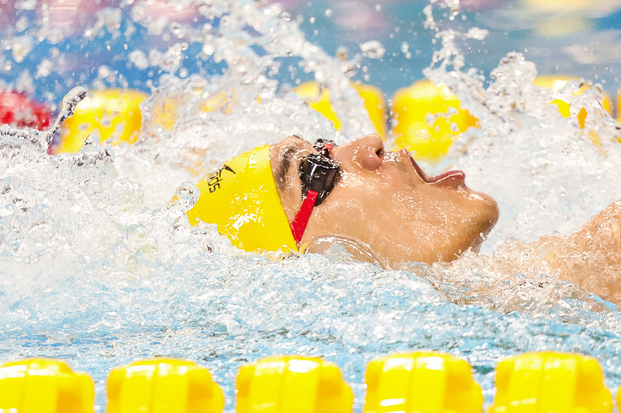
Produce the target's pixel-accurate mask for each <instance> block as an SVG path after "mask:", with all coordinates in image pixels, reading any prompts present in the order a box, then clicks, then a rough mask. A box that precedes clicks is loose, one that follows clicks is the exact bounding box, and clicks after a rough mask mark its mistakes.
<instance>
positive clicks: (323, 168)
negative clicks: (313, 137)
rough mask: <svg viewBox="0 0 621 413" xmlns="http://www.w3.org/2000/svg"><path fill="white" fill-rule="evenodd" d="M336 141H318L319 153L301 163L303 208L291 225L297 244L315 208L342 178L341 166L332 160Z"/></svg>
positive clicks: (316, 146)
mask: <svg viewBox="0 0 621 413" xmlns="http://www.w3.org/2000/svg"><path fill="white" fill-rule="evenodd" d="M335 146H336V144H335V143H334V141H331V140H328V139H318V140H317V142H315V144H314V145H313V147H314V148H315V149H316V150H317V151H319V153H313V154H310V155H308V156H305V157H304V158H303V159H302V162H301V163H300V169H299V171H298V172H299V174H300V181H301V182H302V200H303V201H302V206H301V207H300V210H299V211H298V213H297V215H296V216H295V219H294V220H293V222H292V223H291V232H292V233H293V238H294V239H295V242H296V244H299V243H300V241H301V240H302V235H304V231H305V230H306V225H307V224H308V220H309V219H310V216H311V213H312V212H313V208H315V207H316V206H317V205H320V204H321V203H322V202H323V201H325V199H326V198H327V197H328V195H329V194H330V192H331V191H332V190H333V189H334V186H335V185H336V184H337V182H338V181H339V178H340V177H341V174H340V167H339V164H338V163H336V162H335V161H334V160H333V159H332V149H333V148H334V147H335Z"/></svg>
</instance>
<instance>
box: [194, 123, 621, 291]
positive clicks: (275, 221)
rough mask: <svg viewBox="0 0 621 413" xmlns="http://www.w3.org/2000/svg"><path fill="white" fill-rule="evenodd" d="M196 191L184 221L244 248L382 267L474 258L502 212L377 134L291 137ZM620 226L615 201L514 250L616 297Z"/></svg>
mask: <svg viewBox="0 0 621 413" xmlns="http://www.w3.org/2000/svg"><path fill="white" fill-rule="evenodd" d="M198 187H199V189H200V190H201V197H200V199H199V200H198V202H197V203H196V205H195V206H194V207H193V208H192V209H191V210H190V211H188V217H189V219H190V222H191V223H192V224H196V223H197V222H198V220H202V221H205V222H208V223H215V224H217V225H218V229H219V231H220V232H221V233H222V234H224V235H227V236H228V237H229V238H230V239H231V241H232V243H233V245H236V246H238V247H240V248H242V249H245V250H247V251H281V252H289V251H300V252H309V251H310V252H319V251H321V248H322V247H321V246H322V245H323V244H331V243H337V244H341V245H343V246H344V247H345V248H346V249H347V250H348V251H350V252H352V251H353V255H354V256H355V257H356V258H360V259H367V260H369V261H375V262H376V263H378V264H380V265H382V266H384V267H388V268H400V267H402V266H403V265H404V264H406V263H408V262H422V263H427V264H433V263H435V262H450V261H453V260H455V259H456V258H458V257H459V256H460V255H461V254H463V253H464V252H465V251H468V250H472V251H474V252H478V250H479V247H480V245H481V243H482V242H483V240H484V239H485V237H486V235H487V234H488V233H489V231H490V230H491V229H492V228H493V226H494V225H495V224H496V221H497V220H498V213H499V212H498V206H497V204H496V202H495V201H494V199H492V198H491V197H490V196H488V195H485V194H483V193H480V192H476V191H473V190H471V189H470V188H468V187H467V186H466V184H465V174H464V173H463V172H461V171H450V172H446V173H444V174H441V175H439V176H430V175H427V174H426V173H425V172H424V171H423V170H422V169H421V168H420V167H419V166H418V165H417V164H416V162H415V161H414V159H412V157H411V156H410V155H409V153H408V152H407V151H405V150H401V151H399V152H386V151H385V150H384V145H383V142H382V139H381V138H380V137H379V136H377V135H375V134H369V135H366V136H364V137H362V138H360V139H358V140H356V141H353V142H350V143H348V144H345V145H341V146H336V145H334V143H332V142H330V141H318V142H317V143H316V144H315V145H312V144H310V143H308V142H306V141H305V140H303V139H301V138H299V137H296V136H291V137H288V138H286V139H284V140H282V141H281V142H280V143H278V144H275V145H272V146H265V147H259V148H256V149H255V150H253V151H250V152H248V153H246V154H243V155H240V156H239V157H237V158H234V159H232V160H231V161H229V162H227V163H226V164H225V165H224V166H223V167H222V168H221V169H220V170H218V171H217V172H216V173H215V174H212V175H210V176H209V177H207V178H205V179H204V180H203V181H201V182H200V183H199V184H198ZM620 224H621V203H615V204H613V205H611V206H610V207H608V208H607V209H606V210H605V211H603V212H602V213H600V214H599V215H597V216H595V217H594V218H593V219H592V220H591V221H590V222H589V223H587V225H585V227H583V228H582V229H580V230H578V231H576V232H575V233H574V234H572V235H571V236H569V237H560V236H554V237H544V238H541V239H540V240H539V241H537V242H534V243H530V244H526V243H523V244H520V248H522V249H524V250H527V251H530V252H531V254H527V255H528V256H529V257H531V259H532V260H539V261H541V262H542V263H544V264H545V265H547V266H548V268H549V269H550V270H551V272H554V273H556V274H557V275H558V276H559V277H560V278H561V279H565V280H570V281H574V282H577V283H578V284H579V285H581V286H582V287H583V288H586V289H588V290H589V291H591V292H594V293H596V294H599V295H601V296H603V297H604V298H607V299H610V300H614V301H621V287H617V285H621V284H620V283H619V282H618V281H617V275H616V274H620V273H621V254H619V252H621V229H620ZM369 258H370V259H369ZM593 279H595V280H596V281H593Z"/></svg>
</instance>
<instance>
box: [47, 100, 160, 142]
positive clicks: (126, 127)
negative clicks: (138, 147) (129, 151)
mask: <svg viewBox="0 0 621 413" xmlns="http://www.w3.org/2000/svg"><path fill="white" fill-rule="evenodd" d="M147 96H148V95H147V94H146V93H143V92H140V91H137V90H131V89H107V90H95V91H89V93H88V95H87V96H86V98H84V100H82V101H81V102H80V103H78V106H77V107H76V111H75V114H74V115H73V116H72V117H71V118H69V119H67V120H66V121H65V123H64V124H63V126H62V128H61V131H60V141H59V143H58V145H57V146H56V148H53V152H54V153H61V152H71V153H76V152H77V151H79V150H80V148H81V147H82V145H83V144H84V141H85V140H86V138H88V136H89V135H90V134H92V133H97V134H99V137H100V139H101V142H102V143H103V142H105V141H107V140H108V139H110V143H111V144H112V145H119V144H121V143H129V144H131V143H134V142H136V140H137V139H138V136H139V135H140V125H141V122H142V116H141V113H140V107H139V105H140V104H141V103H142V102H143V101H144V100H145V99H146V98H147Z"/></svg>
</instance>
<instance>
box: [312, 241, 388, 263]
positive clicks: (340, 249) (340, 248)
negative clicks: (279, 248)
mask: <svg viewBox="0 0 621 413" xmlns="http://www.w3.org/2000/svg"><path fill="white" fill-rule="evenodd" d="M300 252H301V253H302V254H323V255H336V256H339V257H341V258H353V259H355V260H358V261H364V262H370V263H371V264H375V265H379V266H380V267H382V268H385V269H387V268H389V267H388V265H387V264H386V263H385V262H384V260H382V259H381V258H379V256H378V255H377V254H376V253H375V252H374V251H373V250H372V249H371V247H369V246H368V245H367V244H365V243H364V242H362V241H358V240H356V239H353V238H346V237H340V236H333V235H324V236H322V237H319V238H315V239H314V240H312V241H310V242H307V243H306V244H304V245H302V246H301V247H300Z"/></svg>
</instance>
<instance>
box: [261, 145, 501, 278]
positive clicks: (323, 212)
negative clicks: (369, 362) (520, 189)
mask: <svg viewBox="0 0 621 413" xmlns="http://www.w3.org/2000/svg"><path fill="white" fill-rule="evenodd" d="M313 152H316V150H315V149H313V146H312V145H311V144H309V143H308V142H306V141H304V140H302V139H300V138H298V137H295V136H292V137H288V138H286V139H284V140H283V141H281V142H280V143H278V144H275V145H273V146H272V147H271V150H270V163H271V167H272V172H273V175H274V180H275V182H276V187H277V189H278V194H279V196H280V200H281V203H282V206H283V209H284V211H285V214H286V216H287V219H288V220H289V222H292V221H293V219H294V217H295V215H296V213H297V211H298V210H299V208H300V206H301V204H302V188H301V183H300V178H299V174H298V167H299V163H300V161H301V159H302V158H303V157H304V156H306V155H308V154H310V153H313ZM332 158H333V159H334V160H335V161H336V162H338V163H339V165H340V170H341V178H340V180H339V182H338V184H337V185H336V187H335V188H334V189H333V190H332V192H331V193H330V195H329V196H328V197H327V198H326V200H325V201H324V202H323V203H322V204H321V205H319V206H316V207H315V209H314V211H313V214H312V215H311V218H310V220H309V222H308V226H307V227H306V231H305V233H304V236H303V238H302V241H301V244H305V243H309V242H313V241H314V240H317V239H320V238H322V237H327V236H333V237H338V238H343V239H348V240H352V241H353V242H355V243H358V244H360V245H362V246H364V247H365V249H367V250H369V249H370V251H372V253H373V254H374V255H375V256H377V257H380V258H381V259H382V260H383V261H384V262H386V263H387V264H388V265H389V266H391V267H398V266H399V265H400V264H401V263H404V262H408V261H418V262H426V263H432V262H437V261H451V260H453V259H455V258H456V257H457V256H458V255H459V254H461V253H462V252H464V251H466V250H467V249H468V248H473V249H475V250H478V248H479V246H480V244H481V242H482V240H483V238H484V236H485V235H486V234H487V233H488V232H489V231H490V230H491V228H492V227H493V226H494V224H495V223H496V221H497V219H498V206H497V204H496V202H495V201H494V200H493V199H492V198H491V197H489V196H487V195H484V194H481V193H478V192H475V191H472V190H470V189H469V188H468V187H467V186H466V185H465V183H464V180H465V174H464V173H463V172H461V171H451V172H447V173H445V174H442V175H439V176H436V177H433V176H429V175H427V174H425V173H424V172H423V171H422V169H421V168H420V167H419V166H418V165H417V164H416V162H414V160H413V159H412V157H411V156H410V155H409V153H408V152H407V151H405V150H402V151H400V152H386V151H385V150H384V145H383V142H382V140H381V138H380V137H379V136H377V135H375V134H369V135H366V136H364V137H362V138H360V139H358V140H356V141H353V142H351V143H348V144H346V145H342V146H338V147H336V148H334V150H333V151H332Z"/></svg>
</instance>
